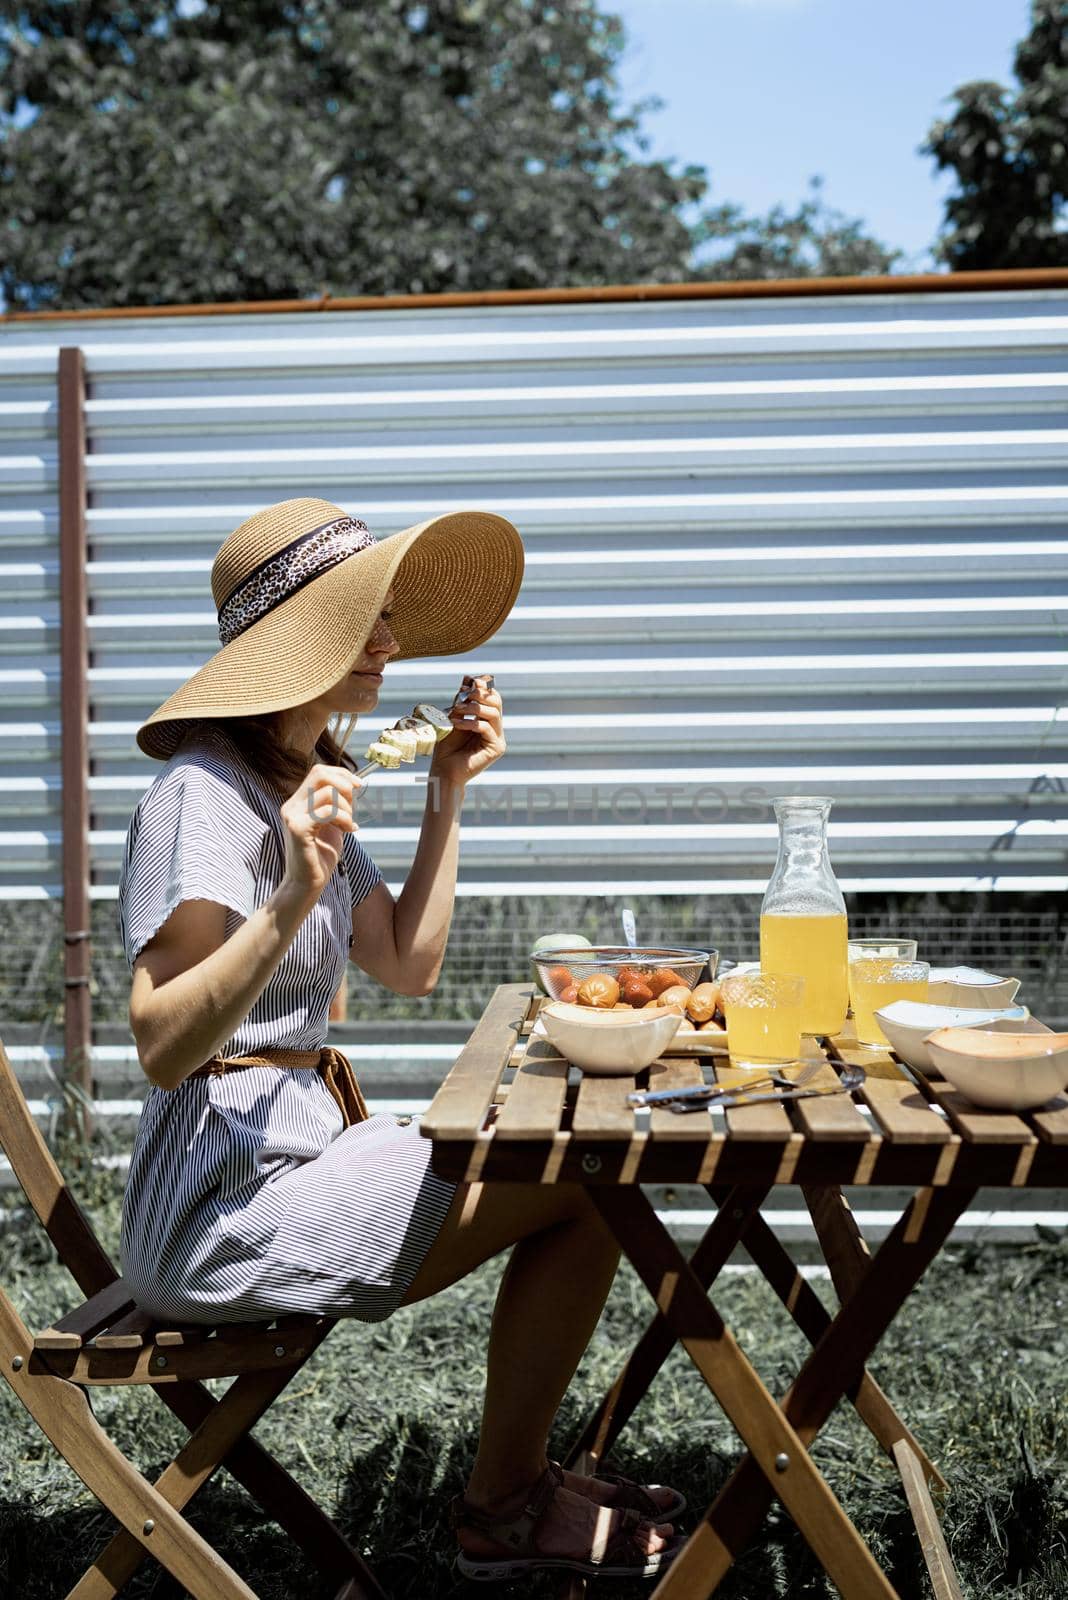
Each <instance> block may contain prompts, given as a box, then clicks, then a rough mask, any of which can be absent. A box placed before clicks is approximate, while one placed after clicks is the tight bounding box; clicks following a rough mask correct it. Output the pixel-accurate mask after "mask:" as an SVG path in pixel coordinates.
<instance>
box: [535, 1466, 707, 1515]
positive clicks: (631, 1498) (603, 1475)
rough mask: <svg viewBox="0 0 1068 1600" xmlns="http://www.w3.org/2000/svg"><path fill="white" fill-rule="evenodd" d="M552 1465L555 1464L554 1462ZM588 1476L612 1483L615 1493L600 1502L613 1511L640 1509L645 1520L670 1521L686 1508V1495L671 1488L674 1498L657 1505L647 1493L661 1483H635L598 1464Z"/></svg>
mask: <svg viewBox="0 0 1068 1600" xmlns="http://www.w3.org/2000/svg"><path fill="white" fill-rule="evenodd" d="M552 1465H554V1466H555V1465H556V1463H555V1462H553V1463H552ZM590 1476H591V1477H592V1478H596V1479H597V1480H598V1481H599V1482H600V1483H610V1484H612V1485H614V1488H615V1493H614V1494H613V1495H612V1497H611V1498H610V1499H608V1500H602V1501H601V1504H602V1505H605V1506H608V1507H610V1509H611V1510H613V1511H640V1512H641V1514H642V1516H643V1517H644V1518H645V1519H646V1521H647V1522H671V1521H673V1519H674V1518H675V1517H677V1516H678V1515H679V1513H680V1511H685V1510H686V1504H687V1501H686V1496H685V1495H684V1494H683V1493H682V1491H681V1490H679V1489H672V1491H671V1492H672V1494H673V1495H674V1496H675V1498H674V1500H669V1501H668V1503H667V1505H663V1506H662V1505H658V1504H657V1502H656V1501H655V1500H654V1499H653V1497H652V1495H651V1494H650V1493H649V1490H650V1489H663V1488H666V1487H667V1485H666V1484H662V1483H648V1484H645V1485H643V1484H640V1483H635V1481H634V1479H633V1478H625V1477H624V1476H623V1474H622V1473H621V1472H610V1471H609V1470H608V1468H607V1467H602V1466H599V1467H597V1468H596V1470H595V1471H593V1472H592V1473H591V1474H590Z"/></svg>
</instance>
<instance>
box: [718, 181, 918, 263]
mask: <svg viewBox="0 0 1068 1600" xmlns="http://www.w3.org/2000/svg"><path fill="white" fill-rule="evenodd" d="M708 240H712V241H715V242H716V244H717V245H719V246H722V247H723V248H722V250H721V253H720V254H719V255H717V256H715V257H713V258H712V259H711V260H710V261H708V262H706V263H705V264H704V265H703V266H702V267H701V268H700V269H699V270H698V271H697V272H696V273H695V276H697V277H701V278H844V277H862V276H866V275H867V274H869V273H873V272H892V271H893V270H894V267H895V265H896V263H897V262H898V261H900V260H901V258H902V254H903V252H902V251H900V250H893V249H891V248H890V247H889V246H887V245H884V244H880V243H879V241H878V240H877V239H873V238H871V237H870V235H869V234H867V233H866V232H865V230H864V224H863V223H862V222H861V221H860V220H859V219H858V218H849V217H846V216H844V215H843V213H842V212H840V211H835V210H834V209H833V208H832V207H831V206H829V205H828V204H827V203H826V201H825V200H824V198H823V181H822V179H820V178H812V179H811V180H810V183H809V192H808V194H807V196H806V197H805V199H804V200H802V201H801V202H800V203H799V205H798V207H797V209H796V211H793V212H791V211H788V210H787V208H786V207H785V206H782V205H778V206H773V207H772V209H771V210H770V211H769V212H768V213H767V215H766V216H763V217H760V216H746V214H745V212H744V211H743V209H742V207H741V206H738V205H732V204H727V205H723V206H719V207H718V208H716V209H714V210H711V211H707V212H706V213H705V214H704V216H703V217H702V219H701V221H700V222H699V223H698V224H697V226H696V228H695V229H694V243H695V245H698V246H700V245H701V244H703V243H705V242H706V241H708Z"/></svg>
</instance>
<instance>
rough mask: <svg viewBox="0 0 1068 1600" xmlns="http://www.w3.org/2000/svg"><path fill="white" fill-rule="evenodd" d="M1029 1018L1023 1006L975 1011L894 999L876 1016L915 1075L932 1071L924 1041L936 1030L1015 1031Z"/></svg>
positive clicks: (919, 1001)
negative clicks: (985, 1028) (986, 1027)
mask: <svg viewBox="0 0 1068 1600" xmlns="http://www.w3.org/2000/svg"><path fill="white" fill-rule="evenodd" d="M1030 1015H1031V1013H1030V1012H1029V1011H1028V1009H1027V1007H1026V1006H1009V1007H1007V1008H1005V1009H1003V1010H996V1009H995V1010H991V1011H977V1010H973V1009H971V1008H969V1007H965V1006H933V1005H930V1004H929V1003H928V1002H927V1001H924V1000H895V1001H894V1002H893V1004H892V1005H889V1006H884V1007H883V1009H882V1010H881V1011H877V1012H876V1013H875V1017H876V1020H877V1022H878V1024H879V1026H880V1028H882V1030H883V1032H884V1033H885V1034H886V1037H887V1038H888V1039H889V1040H890V1044H891V1046H892V1047H893V1049H894V1050H895V1051H896V1053H897V1054H898V1055H899V1056H900V1057H901V1059H902V1061H905V1062H907V1063H908V1065H909V1066H910V1067H915V1068H916V1070H917V1071H918V1072H931V1071H933V1070H935V1068H934V1063H933V1062H932V1060H931V1057H930V1055H929V1054H928V1051H927V1045H926V1042H925V1041H926V1039H927V1035H928V1034H929V1033H934V1032H935V1030H936V1029H937V1028H974V1027H976V1026H978V1025H979V1024H980V1023H982V1024H986V1025H989V1026H990V1027H991V1028H996V1029H997V1031H998V1032H1005V1031H1006V1030H1011V1029H1013V1028H1018V1027H1019V1026H1020V1024H1021V1023H1022V1022H1026V1021H1027V1019H1028V1017H1029V1016H1030Z"/></svg>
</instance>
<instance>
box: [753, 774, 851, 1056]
mask: <svg viewBox="0 0 1068 1600" xmlns="http://www.w3.org/2000/svg"><path fill="white" fill-rule="evenodd" d="M772 804H773V805H774V808H775V819H776V821H777V822H778V824H779V855H778V859H777V860H776V862H775V870H774V872H773V873H772V875H771V878H770V880H769V882H768V887H767V889H766V890H765V891H764V901H763V904H762V905H761V907H760V968H761V971H762V972H786V973H796V974H798V975H799V976H800V977H802V978H804V980H805V994H804V999H803V1000H802V1003H801V1029H802V1032H803V1033H841V1031H842V1026H843V1024H844V1023H845V1018H846V1009H847V1007H848V1004H849V965H848V954H847V931H846V908H845V901H844V900H843V899H842V891H841V889H840V888H839V887H838V883H837V881H836V879H835V876H834V872H833V871H832V869H831V858H830V856H829V855H828V853H827V817H828V815H829V813H830V809H831V806H832V805H833V804H834V802H833V800H829V799H827V798H826V796H824V795H798V796H796V797H793V798H788V799H782V800H775V801H773V802H772Z"/></svg>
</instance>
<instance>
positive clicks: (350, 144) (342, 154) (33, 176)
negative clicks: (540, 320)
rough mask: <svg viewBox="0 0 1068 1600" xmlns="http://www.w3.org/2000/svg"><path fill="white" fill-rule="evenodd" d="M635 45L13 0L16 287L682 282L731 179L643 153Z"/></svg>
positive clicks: (588, 37)
mask: <svg viewBox="0 0 1068 1600" xmlns="http://www.w3.org/2000/svg"><path fill="white" fill-rule="evenodd" d="M624 44H625V38H624V33H623V28H622V23H621V22H620V20H619V18H617V17H614V16H611V15H606V14H603V13H602V12H600V11H599V10H598V4H597V0H558V3H556V4H553V3H551V0H423V3H421V4H418V3H414V0H361V3H359V4H355V5H353V4H348V5H346V4H344V3H342V0H207V3H205V0H37V3H31V0H0V85H2V86H3V87H2V89H0V290H2V292H3V294H4V295H5V296H6V299H7V301H8V303H9V304H10V305H12V306H13V307H16V308H19V307H23V308H30V309H33V308H40V307H62V308H65V309H66V308H75V307H79V306H101V305H116V306H122V305H138V304H145V303H171V302H181V301H190V300H192V301H205V300H234V299H246V300H261V299H274V298H280V299H281V298H293V297H297V298H300V297H306V296H318V295H322V294H324V293H330V294H333V295H335V296H336V295H343V294H372V295H382V294H396V293H406V292H415V293H420V292H423V293H439V292H445V291H450V290H477V289H490V288H526V287H543V286H547V285H563V284H573V285H580V284H590V283H597V284H603V283H614V282H629V283H642V282H656V281H659V282H678V281H682V280H684V279H686V278H688V277H690V276H691V275H692V272H693V264H692V249H693V245H694V242H695V238H696V237H699V236H701V227H702V224H701V223H700V222H699V223H698V224H697V225H696V232H695V227H694V225H693V224H690V223H687V222H686V221H685V220H684V213H685V212H686V211H687V210H688V209H690V208H693V207H695V206H696V205H698V203H699V202H700V201H701V200H702V199H703V197H704V195H705V193H706V191H707V188H708V178H707V174H706V173H705V171H704V169H703V168H701V167H699V166H694V165H687V166H685V167H684V168H683V169H682V170H681V171H677V170H675V163H674V162H664V161H657V160H648V159H644V158H643V153H644V151H645V150H646V149H647V148H648V141H647V140H645V139H643V137H642V136H641V132H640V120H641V117H642V115H643V114H644V112H645V111H646V110H647V109H654V108H656V107H657V106H658V105H659V104H660V102H659V101H658V100H656V99H655V98H649V99H647V100H643V101H640V102H637V103H636V104H634V105H633V106H630V107H622V106H621V105H620V104H619V88H618V82H617V78H616V62H617V59H618V57H619V54H620V52H621V51H622V49H623V48H624ZM789 253H790V252H789V249H788V248H786V247H785V245H784V246H783V248H782V249H781V250H780V259H782V260H784V261H785V260H786V259H787V258H788V257H789ZM789 270H793V269H792V267H791V268H790V269H789ZM869 270H870V269H869Z"/></svg>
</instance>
